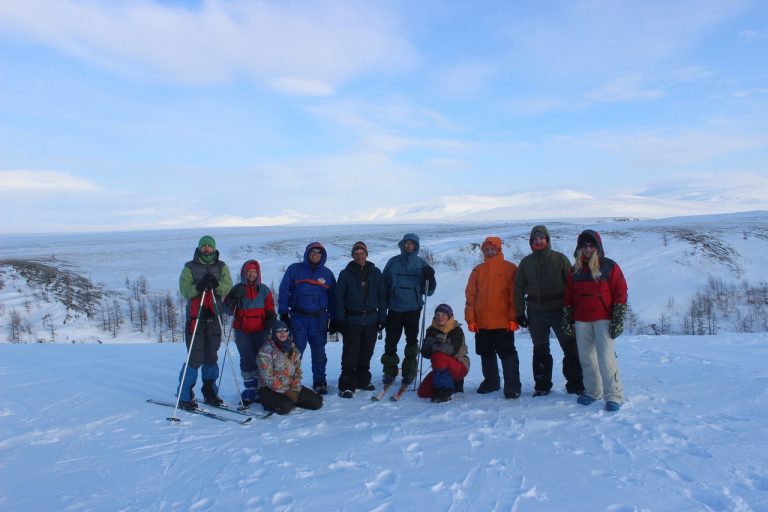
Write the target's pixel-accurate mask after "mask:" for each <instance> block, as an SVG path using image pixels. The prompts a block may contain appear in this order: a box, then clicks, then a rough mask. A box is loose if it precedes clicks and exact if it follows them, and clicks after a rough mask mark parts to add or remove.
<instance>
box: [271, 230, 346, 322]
mask: <svg viewBox="0 0 768 512" xmlns="http://www.w3.org/2000/svg"><path fill="white" fill-rule="evenodd" d="M314 248H318V249H320V250H321V251H322V255H321V258H320V262H319V263H318V264H317V265H312V264H310V263H309V251H310V250H312V249H314ZM327 259H328V253H327V252H326V251H325V247H323V245H322V244H320V243H319V242H312V243H311V244H309V245H307V248H306V249H305V250H304V261H302V262H301V263H293V264H291V265H290V266H289V267H288V269H287V270H286V271H285V274H284V275H283V280H282V281H281V282H280V292H279V294H278V299H277V300H278V308H277V311H278V313H279V314H281V315H284V314H286V313H290V314H291V315H304V316H322V317H325V318H328V319H330V318H334V308H335V304H334V298H335V297H334V292H335V288H336V278H335V277H334V275H333V272H331V270H330V269H329V268H328V267H326V266H325V261H326V260H327Z"/></svg>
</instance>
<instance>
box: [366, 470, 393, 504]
mask: <svg viewBox="0 0 768 512" xmlns="http://www.w3.org/2000/svg"><path fill="white" fill-rule="evenodd" d="M396 481H397V478H396V477H395V474H394V473H393V472H392V470H391V469H385V470H384V471H382V472H380V473H379V474H378V475H376V479H375V480H373V481H372V482H365V487H366V489H368V492H370V493H371V494H373V495H374V496H376V497H377V498H389V497H390V496H392V491H393V488H394V486H395V483H396Z"/></svg>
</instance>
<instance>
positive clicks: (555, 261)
mask: <svg viewBox="0 0 768 512" xmlns="http://www.w3.org/2000/svg"><path fill="white" fill-rule="evenodd" d="M536 231H541V232H542V233H544V235H546V237H547V246H546V248H544V249H541V250H538V251H537V250H534V251H533V252H532V253H531V254H529V255H528V256H526V257H525V258H523V259H522V260H521V261H520V264H519V265H518V266H517V275H516V276H515V309H516V310H517V314H518V315H522V314H523V313H524V312H525V311H526V304H527V308H528V310H536V311H550V310H560V309H562V307H563V295H564V294H565V279H566V277H567V276H568V272H570V270H571V267H572V265H571V261H570V260H569V259H568V257H567V256H566V255H565V254H563V253H561V252H557V251H553V250H552V246H551V243H550V240H549V230H547V227H546V226H534V228H533V229H532V230H531V235H530V237H529V239H528V242H529V244H530V243H532V242H533V234H534V233H535V232H536Z"/></svg>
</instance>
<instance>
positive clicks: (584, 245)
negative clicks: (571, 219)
mask: <svg viewBox="0 0 768 512" xmlns="http://www.w3.org/2000/svg"><path fill="white" fill-rule="evenodd" d="M595 247H596V245H595V244H590V243H589V242H587V243H585V244H581V248H582V249H594V248H595Z"/></svg>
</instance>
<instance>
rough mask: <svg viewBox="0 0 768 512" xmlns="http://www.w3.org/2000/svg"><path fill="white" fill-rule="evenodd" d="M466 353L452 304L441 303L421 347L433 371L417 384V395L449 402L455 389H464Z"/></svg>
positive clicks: (466, 370) (466, 371)
mask: <svg viewBox="0 0 768 512" xmlns="http://www.w3.org/2000/svg"><path fill="white" fill-rule="evenodd" d="M467 353H468V351H467V345H466V344H465V343H464V331H463V330H462V328H461V325H460V324H459V323H458V322H457V321H456V320H455V319H454V318H453V310H452V309H451V306H449V305H448V304H440V305H439V306H437V307H436V308H435V317H434V319H433V320H432V325H431V326H430V327H429V329H427V332H426V334H425V335H424V342H423V343H422V347H421V355H422V356H423V357H425V358H426V359H430V360H431V361H432V371H431V372H429V374H428V375H427V376H426V378H425V379H424V380H423V381H422V383H421V385H420V386H419V391H418V394H419V396H420V397H421V398H431V399H432V402H437V403H440V402H447V401H449V400H450V399H451V395H453V392H454V390H460V391H463V390H464V389H463V383H464V377H466V376H467V373H468V372H469V357H468V356H467Z"/></svg>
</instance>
